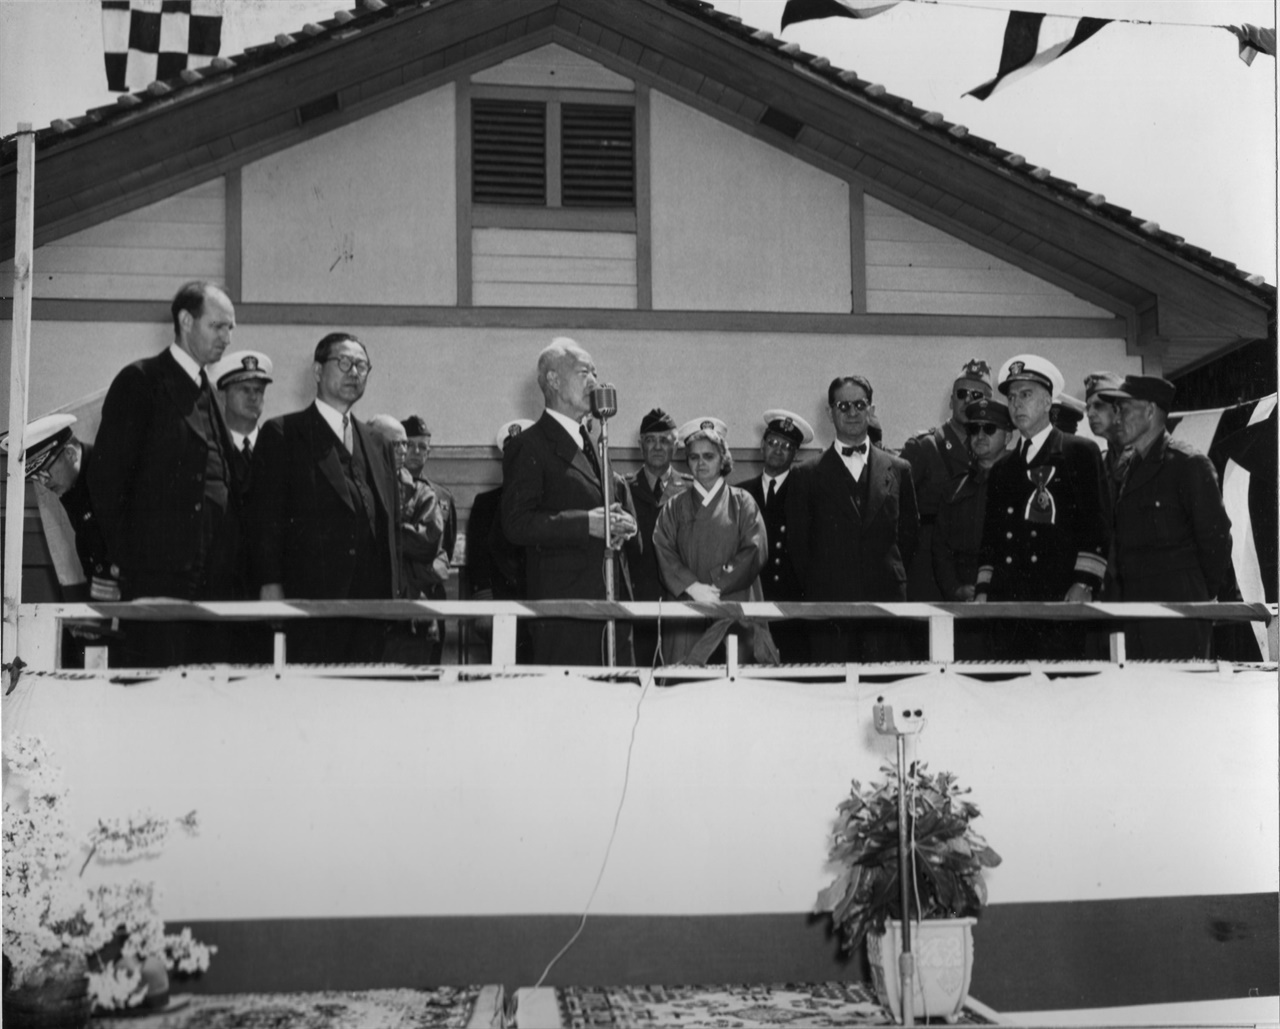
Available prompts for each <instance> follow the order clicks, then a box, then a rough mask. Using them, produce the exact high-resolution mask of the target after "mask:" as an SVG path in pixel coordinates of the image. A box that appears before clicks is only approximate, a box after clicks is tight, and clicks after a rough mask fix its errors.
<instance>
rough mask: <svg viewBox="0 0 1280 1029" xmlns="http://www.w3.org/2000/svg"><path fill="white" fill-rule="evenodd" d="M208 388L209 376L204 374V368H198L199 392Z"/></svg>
mask: <svg viewBox="0 0 1280 1029" xmlns="http://www.w3.org/2000/svg"><path fill="white" fill-rule="evenodd" d="M208 389H209V376H207V375H205V373H204V369H203V368H201V369H200V392H201V393H204V392H206V391H207V390H208Z"/></svg>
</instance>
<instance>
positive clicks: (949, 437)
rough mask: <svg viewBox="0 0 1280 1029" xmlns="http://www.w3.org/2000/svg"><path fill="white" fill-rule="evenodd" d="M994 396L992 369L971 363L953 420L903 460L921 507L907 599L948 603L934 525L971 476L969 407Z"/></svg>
mask: <svg viewBox="0 0 1280 1029" xmlns="http://www.w3.org/2000/svg"><path fill="white" fill-rule="evenodd" d="M990 396H991V368H990V366H989V365H988V364H987V362H986V361H983V360H980V359H978V358H976V357H974V358H970V359H969V360H968V361H966V362H965V363H964V365H963V366H962V367H961V369H960V374H959V375H958V376H956V380H955V382H953V383H952V385H951V396H950V397H949V399H948V401H947V406H948V407H949V408H950V411H951V416H950V417H949V418H948V419H947V421H946V422H945V423H944V424H942V425H939V426H937V427H936V428H933V429H928V430H926V431H924V432H918V433H916V434H915V435H914V436H911V437H910V438H909V439H908V440H907V442H906V443H905V444H903V447H902V456H903V457H904V458H905V459H906V460H907V462H908V463H909V464H910V465H911V480H912V482H913V483H914V484H915V487H916V502H917V503H918V504H919V505H920V545H919V547H918V548H917V550H916V557H915V560H913V561H912V562H911V568H910V569H909V571H908V574H907V597H908V598H909V599H911V600H915V601H920V602H922V603H923V602H928V601H931V600H949V599H950V598H949V597H947V596H946V594H945V593H941V594H940V593H939V592H938V584H937V583H936V582H935V580H934V574H933V565H932V560H931V557H932V540H933V525H934V522H935V521H936V520H937V517H938V511H939V510H940V509H941V507H942V504H943V502H944V501H945V500H946V499H947V498H949V497H950V496H951V495H952V494H954V493H955V491H956V487H957V486H959V485H960V480H961V479H962V478H964V476H965V475H966V474H967V473H968V471H969V461H970V455H969V447H968V440H967V437H966V434H965V424H966V420H967V416H966V415H965V410H966V409H967V408H968V406H969V405H970V404H974V403H977V402H978V401H979V400H986V399H988V398H989V397H990Z"/></svg>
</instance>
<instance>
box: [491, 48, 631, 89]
mask: <svg viewBox="0 0 1280 1029" xmlns="http://www.w3.org/2000/svg"><path fill="white" fill-rule="evenodd" d="M471 81H472V82H475V83H478V84H482V85H487V86H554V87H555V88H556V89H611V90H616V91H618V92H627V93H630V92H634V91H635V88H636V84H635V83H634V82H632V81H631V80H630V79H628V78H624V77H623V76H621V75H618V74H617V73H616V72H612V71H610V70H609V69H608V68H606V67H604V65H601V64H597V63H596V62H595V61H592V60H590V59H589V58H586V57H583V56H582V55H581V54H575V53H574V52H573V51H572V50H567V49H566V48H564V47H562V46H560V45H558V44H556V43H548V44H547V45H546V46H540V47H538V49H536V50H530V51H529V52H528V53H524V54H521V55H520V56H519V57H513V58H511V60H509V61H503V62H502V63H501V64H495V65H494V66H493V67H492V68H486V69H484V71H479V72H476V74H474V75H472V76H471Z"/></svg>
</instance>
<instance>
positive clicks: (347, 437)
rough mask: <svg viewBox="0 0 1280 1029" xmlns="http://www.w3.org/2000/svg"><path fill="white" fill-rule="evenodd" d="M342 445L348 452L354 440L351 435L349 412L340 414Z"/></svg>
mask: <svg viewBox="0 0 1280 1029" xmlns="http://www.w3.org/2000/svg"><path fill="white" fill-rule="evenodd" d="M342 445H343V446H344V447H346V448H347V453H348V454H350V453H351V452H352V450H353V449H354V445H355V440H353V439H352V437H351V416H350V415H349V414H344V415H343V416H342Z"/></svg>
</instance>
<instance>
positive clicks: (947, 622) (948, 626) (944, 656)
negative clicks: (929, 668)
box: [929, 611, 956, 665]
mask: <svg viewBox="0 0 1280 1029" xmlns="http://www.w3.org/2000/svg"><path fill="white" fill-rule="evenodd" d="M955 659H956V620H955V618H954V616H952V615H950V614H948V613H947V612H945V611H939V612H938V613H937V614H933V615H930V616H929V660H930V661H932V662H934V663H935V664H944V665H949V664H951V663H952V662H953V661H954V660H955Z"/></svg>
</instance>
